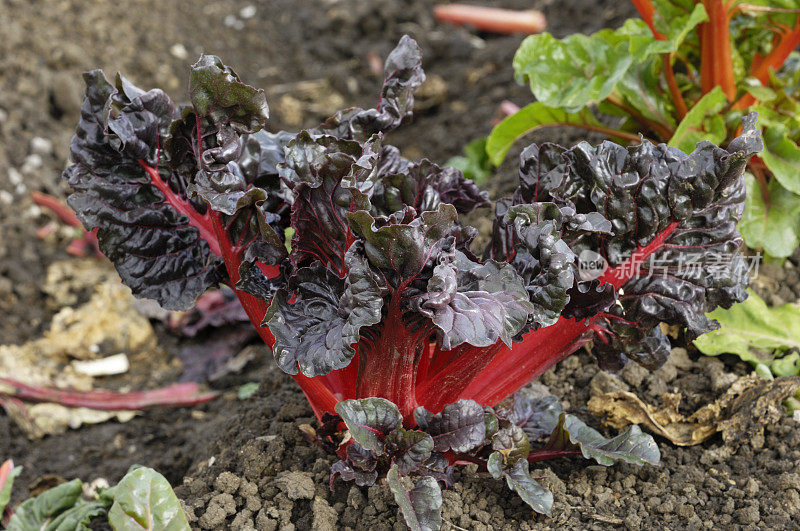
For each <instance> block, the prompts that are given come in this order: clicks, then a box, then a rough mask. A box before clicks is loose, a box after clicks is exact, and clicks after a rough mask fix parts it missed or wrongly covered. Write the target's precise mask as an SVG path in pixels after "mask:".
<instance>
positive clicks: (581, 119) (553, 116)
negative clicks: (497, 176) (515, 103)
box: [486, 101, 603, 166]
mask: <svg viewBox="0 0 800 531" xmlns="http://www.w3.org/2000/svg"><path fill="white" fill-rule="evenodd" d="M559 125H573V126H577V127H586V126H588V127H589V128H595V127H602V126H603V124H601V123H600V122H599V121H598V120H597V118H595V117H594V114H592V111H591V110H590V109H588V108H584V109H581V110H579V111H578V112H567V111H565V110H564V109H559V108H557V107H548V106H547V105H545V104H544V103H541V102H538V101H537V102H535V103H531V104H530V105H526V106H525V107H523V108H522V109H520V110H519V111H517V112H516V113H515V114H512V115H511V116H509V117H507V118H505V119H504V120H503V121H502V122H500V123H499V124H497V126H496V127H495V128H494V129H493V130H492V132H491V133H489V137H488V138H487V139H486V153H488V154H489V159H490V160H491V162H492V163H493V164H494V165H495V166H499V165H500V163H501V162H503V159H504V158H505V157H506V154H507V153H508V150H509V149H511V146H512V145H513V144H514V142H516V141H517V139H518V138H520V137H522V136H524V135H526V134H528V133H531V132H533V131H535V130H537V129H539V128H541V127H549V126H559Z"/></svg>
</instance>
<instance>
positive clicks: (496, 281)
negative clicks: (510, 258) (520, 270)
mask: <svg viewBox="0 0 800 531" xmlns="http://www.w3.org/2000/svg"><path fill="white" fill-rule="evenodd" d="M416 304H417V305H418V309H419V312H420V313H421V314H422V315H425V316H427V317H430V318H431V320H432V321H433V323H434V325H436V326H437V328H438V329H439V331H440V332H441V335H442V348H443V349H451V348H453V347H455V346H457V345H460V344H462V343H468V344H470V345H473V346H476V347H488V346H490V345H493V344H495V343H496V342H497V341H498V339H500V340H502V341H503V342H504V343H505V344H506V345H508V346H510V345H511V338H512V336H514V335H515V334H516V333H517V332H519V331H520V329H521V328H522V327H523V326H524V324H525V322H526V320H527V318H528V313H529V312H530V311H531V309H532V305H531V304H530V302H529V301H528V298H527V294H526V292H525V287H524V286H523V284H522V279H521V278H520V277H519V275H517V273H516V271H515V270H514V268H512V267H511V266H509V265H508V264H500V263H498V262H495V261H493V260H489V261H487V262H486V263H485V264H477V263H474V262H471V261H469V259H467V258H466V257H465V256H464V255H463V254H459V255H458V256H457V258H456V261H455V263H453V264H439V265H437V266H436V267H435V268H434V270H433V275H432V276H431V278H430V279H429V280H428V288H427V293H424V294H422V295H421V296H420V297H419V298H418V299H417V301H416Z"/></svg>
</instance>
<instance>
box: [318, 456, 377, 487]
mask: <svg viewBox="0 0 800 531" xmlns="http://www.w3.org/2000/svg"><path fill="white" fill-rule="evenodd" d="M337 474H339V475H340V476H341V477H342V481H355V482H356V485H358V486H359V487H371V486H372V485H374V484H375V481H376V480H377V479H378V471H377V470H361V469H358V468H354V467H352V466H350V465H349V464H347V463H346V462H344V461H336V462H335V463H334V464H333V465H331V479H330V489H331V490H333V482H334V480H335V479H336V475H337Z"/></svg>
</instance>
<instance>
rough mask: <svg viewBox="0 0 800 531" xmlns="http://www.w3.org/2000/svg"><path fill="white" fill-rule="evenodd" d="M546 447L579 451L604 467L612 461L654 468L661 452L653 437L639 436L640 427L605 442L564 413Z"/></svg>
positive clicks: (577, 420) (629, 429) (584, 425)
mask: <svg viewBox="0 0 800 531" xmlns="http://www.w3.org/2000/svg"><path fill="white" fill-rule="evenodd" d="M546 448H548V449H551V450H560V449H565V448H576V449H580V451H581V453H582V454H583V457H585V458H587V459H594V460H595V461H597V462H598V463H600V464H601V465H605V466H609V465H612V464H613V463H614V462H615V461H624V462H626V463H632V464H634V465H644V464H645V463H648V464H651V465H657V464H658V462H659V461H660V460H661V452H660V451H659V450H658V445H657V444H656V442H655V441H654V440H653V437H652V436H651V435H649V434H647V433H642V430H641V429H640V428H639V426H630V427H629V428H628V429H627V430H625V431H624V432H622V433H620V434H619V435H617V436H616V437H613V438H611V439H607V438H605V437H603V435H602V434H601V433H600V432H598V431H597V430H595V429H594V428H591V427H589V426H587V425H586V424H585V423H584V422H583V421H581V420H580V419H579V418H578V417H575V416H574V415H569V414H567V413H562V414H561V417H560V418H559V420H558V426H556V429H555V431H553V434H552V435H551V436H550V439H549V440H548V441H547V446H546Z"/></svg>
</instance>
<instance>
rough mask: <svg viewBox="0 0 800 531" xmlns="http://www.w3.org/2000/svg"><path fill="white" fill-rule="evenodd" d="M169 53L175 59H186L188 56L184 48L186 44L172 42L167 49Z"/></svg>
mask: <svg viewBox="0 0 800 531" xmlns="http://www.w3.org/2000/svg"><path fill="white" fill-rule="evenodd" d="M169 53H171V54H172V56H173V57H175V58H176V59H186V58H187V57H189V52H188V51H187V50H186V46H184V45H183V44H181V43H176V44H173V45H172V46H171V47H170V49H169Z"/></svg>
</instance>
